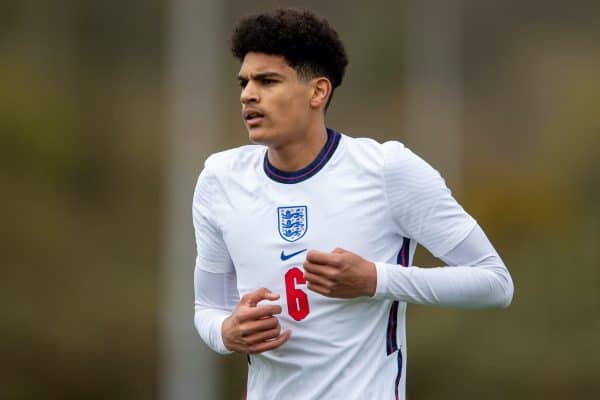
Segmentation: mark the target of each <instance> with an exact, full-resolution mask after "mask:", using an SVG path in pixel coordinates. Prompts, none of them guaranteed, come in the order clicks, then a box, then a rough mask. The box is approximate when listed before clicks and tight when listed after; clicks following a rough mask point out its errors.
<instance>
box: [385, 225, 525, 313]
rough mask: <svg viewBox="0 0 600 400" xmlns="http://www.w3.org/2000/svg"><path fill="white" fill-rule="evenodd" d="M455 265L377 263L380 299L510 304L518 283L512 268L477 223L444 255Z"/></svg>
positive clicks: (442, 303) (489, 305)
mask: <svg viewBox="0 0 600 400" xmlns="http://www.w3.org/2000/svg"><path fill="white" fill-rule="evenodd" d="M441 258H442V260H443V261H444V262H446V263H447V264H448V265H450V266H451V267H437V268H420V267H408V268H405V267H399V266H398V265H394V264H385V263H376V264H375V265H376V268H377V289H376V293H375V296H376V297H378V298H392V299H394V300H400V301H405V302H409V303H417V304H429V305H439V306H446V307H459V308H494V307H500V308H505V307H508V306H509V305H510V303H511V301H512V297H513V292H514V286H513V282H512V279H511V276H510V274H509V272H508V269H507V268H506V266H505V265H504V263H503V262H502V259H501V258H500V256H499V255H498V253H497V252H496V250H495V249H494V247H493V246H492V244H491V243H490V241H489V240H488V238H487V236H486V235H485V233H484V232H483V230H482V229H481V228H480V227H479V225H476V226H475V228H474V229H473V230H472V231H471V233H469V235H467V237H466V238H465V239H464V240H463V241H462V242H461V243H460V244H458V245H457V246H456V247H455V248H454V249H453V250H451V251H450V252H448V253H447V254H445V255H444V256H442V257H441Z"/></svg>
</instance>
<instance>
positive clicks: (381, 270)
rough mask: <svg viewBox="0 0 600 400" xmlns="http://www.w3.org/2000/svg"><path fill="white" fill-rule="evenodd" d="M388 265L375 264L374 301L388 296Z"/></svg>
mask: <svg viewBox="0 0 600 400" xmlns="http://www.w3.org/2000/svg"><path fill="white" fill-rule="evenodd" d="M388 268H389V265H387V264H385V263H380V262H378V263H375V269H376V271H377V287H376V288H375V295H374V296H373V298H375V299H383V298H386V297H387V296H388V294H389V293H388V270H387V269H388Z"/></svg>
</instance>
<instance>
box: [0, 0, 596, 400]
mask: <svg viewBox="0 0 600 400" xmlns="http://www.w3.org/2000/svg"><path fill="white" fill-rule="evenodd" d="M410 3H411V2H410V1H398V2H396V1H391V0H390V1H371V2H368V4H365V3H364V2H361V1H357V0H352V1H344V2H341V1H321V2H317V1H289V2H285V3H281V2H277V1H256V2H253V3H252V4H246V2H238V1H223V2H219V4H220V7H221V14H220V18H221V21H220V23H219V26H220V29H222V30H223V32H225V34H224V35H223V36H222V37H223V40H222V41H217V42H216V43H215V46H216V48H217V49H220V50H219V58H218V60H216V61H215V62H217V63H218V65H220V71H221V72H220V73H219V75H218V76H216V77H207V78H206V79H216V80H217V83H216V85H217V87H218V89H219V90H218V93H219V95H218V97H217V98H214V99H210V100H211V101H214V102H215V103H216V104H218V105H219V110H220V111H219V112H218V114H217V115H215V116H214V118H218V119H219V120H220V121H222V123H221V126H222V129H221V131H219V132H218V134H217V135H216V139H215V141H216V144H217V148H218V149H224V148H228V147H231V146H237V145H242V144H246V142H247V135H246V133H245V130H244V128H243V126H242V124H241V121H240V118H239V103H238V95H239V93H238V90H239V88H238V86H237V83H236V79H235V76H236V72H237V68H238V64H237V62H236V61H235V60H233V59H232V58H231V57H230V55H229V51H228V43H227V39H228V37H227V35H228V32H230V30H231V29H232V27H233V24H234V22H235V21H236V20H237V18H239V16H240V15H243V14H245V13H247V12H249V11H258V10H265V9H268V8H272V7H273V6H275V5H279V4H285V5H295V6H298V5H300V6H306V7H310V8H313V9H315V10H316V11H318V12H319V13H321V14H323V15H324V16H326V17H327V18H328V19H329V20H330V21H331V22H332V24H333V25H334V26H335V27H336V28H337V30H338V32H339V33H340V36H341V37H342V39H343V41H344V42H345V44H346V47H347V51H348V53H349V58H350V65H349V68H348V71H347V77H346V80H345V82H344V85H343V86H342V87H341V88H340V89H339V90H337V91H336V95H335V98H334V101H333V103H332V107H331V109H330V111H329V117H328V122H329V125H330V126H331V127H334V128H337V129H339V130H341V131H343V132H346V133H348V134H350V135H351V136H371V137H375V138H377V139H378V140H390V139H396V140H400V141H403V142H404V143H406V144H407V145H408V146H409V147H411V148H413V149H414V150H415V151H416V152H417V153H419V154H421V155H422V156H423V157H424V158H425V159H427V160H429V161H431V163H432V164H433V165H434V166H436V167H438V168H440V169H441V172H442V174H444V172H445V171H444V164H443V162H440V163H439V164H437V163H436V154H437V152H438V151H439V150H440V149H436V141H435V138H436V137H437V136H439V137H443V136H444V134H445V133H444V132H443V131H440V132H430V136H427V137H426V139H427V140H423V137H420V138H419V137H417V136H415V135H414V134H412V135H411V133H410V132H406V129H405V124H404V120H405V118H409V115H407V114H408V111H407V110H410V109H411V104H410V102H411V99H414V97H411V96H410V90H411V89H410V88H411V87H413V86H411V81H410V77H411V75H410V73H407V71H409V70H410V68H411V67H410V66H411V65H412V64H411V60H410V59H408V58H409V54H410V52H408V51H407V46H408V47H410V46H411V45H412V46H415V47H416V48H418V47H419V41H420V40H421V38H420V37H419V36H413V37H411V36H410V35H408V34H407V32H410V30H409V29H408V27H407V23H406V21H409V22H410V21H412V22H413V23H415V24H417V25H418V24H419V21H414V19H413V20H411V16H410V14H408V13H409V11H408V10H410V9H411V8H410ZM412 3H413V5H414V3H415V2H414V1H413V2H412ZM441 3H442V2H440V4H441ZM451 3H452V2H451ZM445 4H446V5H445V7H441V8H440V10H439V12H440V13H442V12H444V10H446V11H447V10H448V3H445ZM453 4H454V6H455V7H459V8H460V12H459V13H458V14H459V15H460V23H459V27H460V32H459V38H460V43H459V46H457V47H456V51H454V52H453V59H454V60H458V62H457V63H455V65H458V66H459V71H458V74H457V75H456V76H458V77H460V82H458V83H457V85H458V86H457V87H458V88H459V93H460V96H459V98H460V100H461V106H460V108H459V113H460V116H461V123H460V129H459V131H460V136H459V139H460V141H459V143H458V146H459V149H460V159H461V162H460V165H459V174H456V175H450V176H448V183H449V184H450V186H451V187H452V188H454V192H455V195H456V197H457V198H458V199H459V201H460V202H461V203H462V204H463V205H464V206H465V208H466V209H467V210H468V211H469V212H470V213H471V214H472V215H473V216H474V217H475V218H477V219H478V221H479V222H480V224H481V225H482V226H483V227H484V229H485V230H486V232H487V233H488V235H489V236H490V238H491V240H492V242H493V243H494V244H495V246H496V248H497V249H498V251H499V253H500V254H501V255H502V257H503V259H504V261H505V262H506V264H507V265H508V267H509V269H510V271H511V273H512V276H513V279H514V281H515V287H516V291H515V298H514V301H513V304H512V306H511V307H510V308H509V309H508V310H505V311H455V310H442V309H434V308H427V307H420V306H410V307H409V311H408V322H407V324H408V343H409V352H410V356H409V357H410V358H409V367H408V385H407V393H408V397H409V398H410V399H421V400H427V399H440V398H449V399H458V398H463V399H541V398H543V399H561V400H562V399H564V398H569V399H572V398H581V399H592V398H600V381H599V379H598V378H599V377H600V162H599V154H600V24H598V20H599V19H598V16H599V13H600V3H598V2H594V1H580V0H574V1H570V2H565V1H535V0H523V1H514V0H510V1H491V0H484V1H475V0H463V1H456V2H453ZM171 6H172V3H171V2H169V1H167V0H146V1H132V0H129V1H123V0H122V1H116V0H105V1H102V2H98V1H97V2H86V1H83V2H82V1H75V0H55V1H53V2H48V3H43V2H39V1H33V0H21V1H4V2H2V3H1V4H0V163H1V168H0V182H1V187H2V193H1V197H0V210H1V216H2V222H1V224H0V226H1V227H2V229H0V243H1V250H2V257H1V265H2V270H1V272H2V280H1V282H2V285H1V286H0V315H1V316H2V318H0V354H2V357H1V360H2V361H1V362H0V397H1V398H3V399H18V400H29V399H82V398H86V399H158V398H159V392H160V389H159V387H160V371H161V359H162V358H161V354H160V351H161V350H160V349H161V347H160V312H159V310H160V309H161V298H162V296H163V294H162V293H161V290H162V289H161V285H162V282H161V279H162V278H161V276H162V275H161V260H162V259H163V258H162V257H163V256H162V253H163V246H164V244H163V239H164V235H165V232H164V231H165V227H164V223H163V221H164V217H165V211H164V209H165V204H164V203H165V200H164V199H165V197H166V194H165V191H166V184H165V175H166V173H165V169H166V166H167V163H168V162H169V159H168V157H169V155H168V154H167V152H166V151H165V148H166V147H167V144H168V143H169V141H170V131H169V126H170V125H169V123H168V121H169V118H170V117H169V111H168V110H169V109H170V104H169V97H168V96H167V93H168V91H169V87H168V85H169V83H168V79H167V76H168V65H169V61H168V57H169V48H168V47H169V41H168V40H167V38H168V32H169V29H170V26H169V23H170V21H171V20H170V19H169V15H170V8H171ZM434 10H435V9H434ZM434 12H435V11H434ZM437 17H438V18H439V17H441V18H442V19H443V18H445V15H444V14H442V15H441V16H437ZM407 35H408V36H407ZM217 38H221V36H217ZM442 69H443V65H442ZM455 83H456V82H455ZM432 96H433V97H435V93H433V94H432ZM451 106H452V105H451V104H448V107H451ZM202 134H206V133H205V132H203V131H202V130H201V129H199V130H198V135H202ZM217 148H214V149H213V148H211V149H199V151H198V152H199V153H200V154H203V156H202V157H199V159H198V160H197V162H196V163H195V164H196V172H197V171H198V170H199V169H200V168H201V165H202V162H203V157H204V154H206V152H207V151H211V152H212V151H215V150H216V149H217ZM441 150H443V149H441ZM196 172H194V173H196ZM193 185H194V182H193V181H190V182H189V187H190V191H191V188H192V187H193ZM190 208H191V198H190ZM190 214H191V213H190ZM181 229H183V230H185V231H186V232H189V241H190V242H191V241H193V236H192V229H191V218H190V223H189V226H182V227H181ZM436 263H437V262H436V260H435V259H433V258H432V257H431V256H430V255H429V254H427V252H426V251H424V250H422V249H420V250H419V252H418V255H417V261H416V264H417V265H436ZM179 267H180V268H188V269H189V274H190V278H191V274H192V268H193V266H192V265H185V266H179ZM191 310H192V299H191V298H190V322H189V329H192V325H191ZM198 342H200V339H199V338H198ZM198 345H199V346H200V345H201V344H200V343H198ZM219 360H220V361H219V364H218V368H219V371H221V374H220V376H221V381H220V382H219V387H220V393H221V395H220V396H221V397H222V398H224V399H239V398H241V396H242V392H243V386H244V380H245V360H244V358H243V357H235V356H228V357H222V358H219Z"/></svg>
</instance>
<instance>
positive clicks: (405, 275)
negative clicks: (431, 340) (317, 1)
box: [376, 142, 513, 308]
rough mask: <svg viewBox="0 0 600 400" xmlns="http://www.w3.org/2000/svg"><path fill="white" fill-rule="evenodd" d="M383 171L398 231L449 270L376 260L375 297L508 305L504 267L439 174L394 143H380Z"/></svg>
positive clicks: (508, 287)
mask: <svg viewBox="0 0 600 400" xmlns="http://www.w3.org/2000/svg"><path fill="white" fill-rule="evenodd" d="M383 171H384V182H385V188H386V195H387V200H388V203H389V207H390V213H391V214H392V219H393V221H394V223H395V224H396V225H397V228H398V230H399V232H400V233H401V234H402V235H403V236H404V237H408V238H410V239H414V240H416V241H417V242H418V243H420V244H422V245H423V246H424V247H425V248H427V249H428V250H429V251H430V252H431V253H432V254H433V255H434V256H436V257H438V258H441V259H442V260H443V261H445V262H446V263H447V264H449V265H451V266H453V268H443V267H441V268H419V267H409V268H399V267H398V266H397V265H391V264H385V263H376V267H377V290H376V296H377V297H386V298H393V299H397V300H401V301H406V302H410V303H419V304H435V305H440V306H448V307H466V308H484V307H506V306H508V304H510V301H511V299H512V291H513V286H512V285H513V284H512V280H511V279H510V275H509V274H508V270H507V269H506V266H505V265H504V263H503V262H502V260H501V259H500V257H499V256H498V254H497V253H496V251H495V249H494V247H493V246H492V244H491V243H490V242H489V240H488V239H487V237H486V235H485V233H484V232H483V230H482V229H481V228H480V227H479V226H478V225H477V222H476V221H475V220H474V219H473V218H472V217H471V216H470V215H469V214H467V213H466V212H465V210H464V209H463V208H462V207H461V206H460V204H458V202H457V201H456V200H455V199H454V197H453V196H452V193H451V192H450V190H449V189H448V188H447V186H446V184H445V182H444V179H443V178H442V177H441V176H440V174H439V173H438V172H437V171H436V170H435V169H434V168H432V167H431V166H430V165H429V164H427V163H426V162H425V161H424V160H423V159H421V158H420V157H418V156H417V155H415V154H414V153H412V152H411V151H410V150H409V149H407V148H405V147H404V146H403V145H402V144H401V143H399V142H388V143H385V144H384V170H383Z"/></svg>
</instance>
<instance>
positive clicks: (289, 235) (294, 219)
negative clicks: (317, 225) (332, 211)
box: [277, 206, 308, 242]
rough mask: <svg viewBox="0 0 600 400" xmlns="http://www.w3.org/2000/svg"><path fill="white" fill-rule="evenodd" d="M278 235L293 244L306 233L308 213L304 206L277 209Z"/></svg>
mask: <svg viewBox="0 0 600 400" xmlns="http://www.w3.org/2000/svg"><path fill="white" fill-rule="evenodd" d="M277 220H278V225H279V234H280V235H281V237H282V238H283V239H284V240H287V241H288V242H295V241H296V240H298V239H300V238H301V237H302V236H304V234H305V233H306V229H307V226H308V212H307V208H306V206H292V207H277Z"/></svg>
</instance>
